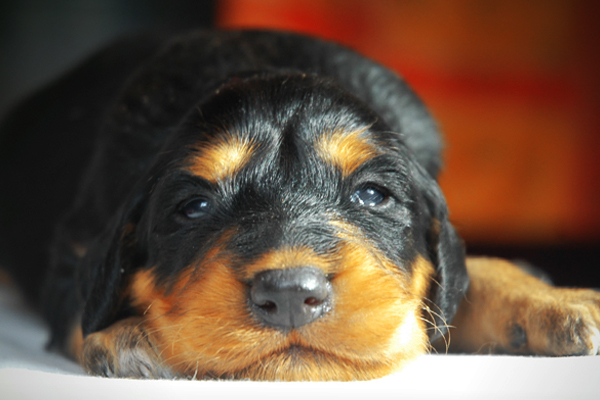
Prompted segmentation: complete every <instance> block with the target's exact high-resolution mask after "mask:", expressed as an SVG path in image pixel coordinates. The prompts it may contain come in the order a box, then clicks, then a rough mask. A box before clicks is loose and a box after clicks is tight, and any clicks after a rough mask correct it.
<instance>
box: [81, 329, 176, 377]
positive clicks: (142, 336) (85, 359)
mask: <svg viewBox="0 0 600 400" xmlns="http://www.w3.org/2000/svg"><path fill="white" fill-rule="evenodd" d="M142 321H143V319H142V318H141V317H130V318H127V319H124V320H121V321H118V322H116V323H114V324H113V325H111V326H109V327H108V328H106V329H104V330H102V331H100V332H95V333H92V334H91V335H89V336H87V337H86V338H85V339H82V338H81V334H80V332H77V330H75V332H74V334H73V335H72V338H71V345H70V348H71V351H72V352H73V353H74V356H75V357H76V358H77V359H78V360H79V362H80V363H81V365H82V366H83V368H84V369H85V370H86V371H87V372H88V373H90V374H93V375H100V376H107V377H130V378H173V377H174V376H175V375H174V374H173V372H172V371H171V370H170V369H169V368H168V367H167V366H166V365H165V364H164V363H163V362H162V360H161V358H160V354H159V351H158V349H157V348H156V346H155V344H154V343H153V342H152V339H151V338H150V337H149V336H148V334H147V333H146V332H145V330H144V327H143V324H142Z"/></svg>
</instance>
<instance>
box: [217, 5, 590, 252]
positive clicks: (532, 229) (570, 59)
mask: <svg viewBox="0 0 600 400" xmlns="http://www.w3.org/2000/svg"><path fill="white" fill-rule="evenodd" d="M599 20H600V2H595V1H568V0H546V1H545V0H541V1H527V2H525V1H506V0H486V1H479V0H421V1H397V0H377V1H364V0H288V1H282V0H221V1H219V2H218V6H217V25H218V26H221V27H227V28H234V27H269V28H278V29H286V30H292V31H298V32H306V33H311V34H315V35H318V36H321V37H324V38H328V39H334V40H337V41H339V42H342V43H345V44H347V45H350V46H351V47H353V48H355V49H356V50H358V51H359V52H361V53H363V54H365V55H367V56H369V57H371V58H373V59H375V60H377V61H379V62H381V63H383V64H384V65H387V66H388V67H390V68H392V69H394V70H396V71H397V72H399V73H401V74H402V75H403V76H404V77H405V78H406V80H407V81H408V82H409V83H410V84H411V85H412V86H413V88H414V89H415V90H416V91H417V93H419V94H420V96H421V97H422V98H423V99H424V101H425V102H426V104H427V105H428V106H429V107H430V109H431V110H432V112H433V114H434V116H435V117H436V119H437V120H438V122H439V123H440V125H441V127H442V130H443V131H444V134H445V138H446V142H447V147H446V153H445V164H446V168H445V172H444V173H443V175H442V177H441V185H442V187H443V189H444V192H445V194H446V197H447V200H448V204H449V207H450V211H451V218H452V220H453V221H454V223H455V225H456V226H457V228H458V229H459V231H460V233H461V234H462V236H463V237H464V238H465V239H466V240H467V241H468V242H471V243H529V244H555V243H574V242H577V243H597V242H598V241H599V240H600V229H599V228H598V227H599V226H600V190H599V189H600V188H599V183H600V179H599V178H600V157H599V154H598V153H599V151H598V150H600V113H599V111H600V106H599V105H600V84H599V83H598V78H597V75H599V74H600V68H599V67H600V56H599V51H598V50H600V47H599V46H598V39H600V35H599V31H598V29H597V28H596V26H598V25H599V24H598V21H599Z"/></svg>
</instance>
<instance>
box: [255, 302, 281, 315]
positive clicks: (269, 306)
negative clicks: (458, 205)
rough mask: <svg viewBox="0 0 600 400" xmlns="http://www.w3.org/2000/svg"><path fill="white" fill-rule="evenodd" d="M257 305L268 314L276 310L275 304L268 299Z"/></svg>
mask: <svg viewBox="0 0 600 400" xmlns="http://www.w3.org/2000/svg"><path fill="white" fill-rule="evenodd" d="M258 307H259V308H260V309H261V310H263V311H265V312H267V313H269V314H271V313H275V312H277V304H275V303H273V302H272V301H269V300H267V301H265V302H264V304H260V305H258Z"/></svg>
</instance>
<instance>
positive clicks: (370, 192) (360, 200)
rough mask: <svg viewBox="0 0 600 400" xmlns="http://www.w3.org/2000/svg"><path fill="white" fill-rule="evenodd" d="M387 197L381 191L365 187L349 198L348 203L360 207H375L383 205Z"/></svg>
mask: <svg viewBox="0 0 600 400" xmlns="http://www.w3.org/2000/svg"><path fill="white" fill-rule="evenodd" d="M387 199H388V196H387V195H386V194H384V193H383V191H382V190H380V189H376V188H374V187H371V186H367V187H365V188H362V189H358V190H357V191H356V192H354V193H353V194H352V196H350V201H352V202H353V203H356V204H359V205H361V206H367V207H375V206H379V205H382V204H385V202H386V200H387Z"/></svg>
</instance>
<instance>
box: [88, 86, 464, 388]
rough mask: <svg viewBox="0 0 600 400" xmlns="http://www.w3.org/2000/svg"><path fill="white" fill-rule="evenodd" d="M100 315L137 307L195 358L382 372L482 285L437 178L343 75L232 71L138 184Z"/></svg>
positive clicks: (308, 372) (310, 372) (338, 374)
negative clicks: (470, 280) (341, 81)
mask: <svg viewBox="0 0 600 400" xmlns="http://www.w3.org/2000/svg"><path fill="white" fill-rule="evenodd" d="M107 240H108V242H109V243H110V244H109V245H108V247H107V250H106V255H105V256H104V259H103V260H102V261H101V263H100V264H101V265H99V266H98V271H99V272H98V273H97V275H96V276H94V284H93V286H92V288H91V292H90V296H89V299H88V301H87V303H86V309H85V311H84V322H83V328H84V333H89V332H93V331H95V330H99V329H102V328H104V327H106V326H107V325H109V324H111V323H112V322H114V321H115V319H117V318H119V313H120V312H122V311H123V310H124V309H127V308H130V309H133V310H134V312H136V313H138V314H140V315H143V316H144V320H145V324H146V329H147V331H148V332H149V333H150V334H151V335H152V336H153V340H154V342H155V343H157V344H158V346H159V347H160V349H159V351H160V353H161V355H162V357H163V358H164V360H165V361H166V363H167V364H169V365H170V366H171V367H172V368H173V369H174V370H176V371H177V372H179V373H181V374H189V375H195V374H196V375H197V376H214V377H233V378H250V379H273V380H328V379H336V380H349V379H368V378H374V377H379V376H382V375H384V374H387V373H389V372H391V371H394V370H396V369H398V368H399V367H401V366H402V365H403V363H404V361H406V360H410V359H412V358H413V357H415V356H416V355H418V354H421V353H423V352H424V351H426V349H427V346H428V340H429V338H431V337H432V336H434V335H437V334H441V333H443V332H444V327H443V322H444V321H446V320H448V319H451V318H452V316H453V314H454V312H455V309H456V305H457V303H458V299H459V297H460V295H461V294H462V292H463V291H464V288H465V286H466V274H465V269H464V257H463V251H462V247H461V243H460V241H459V239H458V238H457V236H456V234H455V232H454V230H453V229H452V227H451V226H450V224H449V223H448V220H447V215H446V207H445V203H444V199H443V197H442V195H441V193H440V190H439V188H438V186H437V184H436V182H435V180H434V179H433V178H432V177H431V176H429V175H428V174H427V172H425V169H424V168H422V166H420V165H419V164H418V163H417V162H416V161H415V158H414V156H413V154H412V153H411V151H410V149H408V148H407V147H406V145H405V143H404V141H403V139H402V134H401V133H393V132H391V131H390V130H389V128H387V127H386V125H385V123H384V122H383V121H381V120H380V119H378V117H377V116H376V115H374V114H373V113H372V112H371V111H370V110H369V109H368V107H367V106H365V105H364V103H362V102H361V101H359V100H358V99H356V98H354V97H353V96H351V95H349V94H348V93H347V92H345V91H344V90H342V89H341V88H339V87H337V86H336V85H335V84H333V83H331V82H328V81H326V80H323V79H320V78H316V77H311V76H304V75H288V76H270V77H269V76H262V77H261V76H254V77H249V78H247V79H238V80H235V81H231V82H229V83H227V84H226V85H224V86H223V87H221V88H220V89H219V90H218V91H216V92H215V93H214V95H213V96H212V97H211V98H210V99H208V100H207V101H205V102H203V103H202V104H201V105H200V106H199V107H198V108H196V109H194V110H192V111H191V112H190V113H189V114H188V115H187V116H186V118H185V119H184V121H183V122H182V123H181V125H180V126H179V127H178V128H177V131H176V133H174V134H173V135H172V137H171V139H170V141H169V142H168V143H167V144H166V145H165V147H164V149H163V150H162V151H161V153H160V155H159V156H157V159H156V162H155V164H154V166H153V167H152V169H151V171H149V174H148V176H146V177H145V178H144V179H143V180H142V181H141V182H140V184H139V187H137V188H135V189H134V190H133V191H132V195H131V198H130V199H129V200H128V201H127V202H126V204H125V205H124V207H123V210H122V214H121V216H120V219H119V221H117V223H116V228H114V229H113V230H112V231H111V232H110V233H108V234H107Z"/></svg>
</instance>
